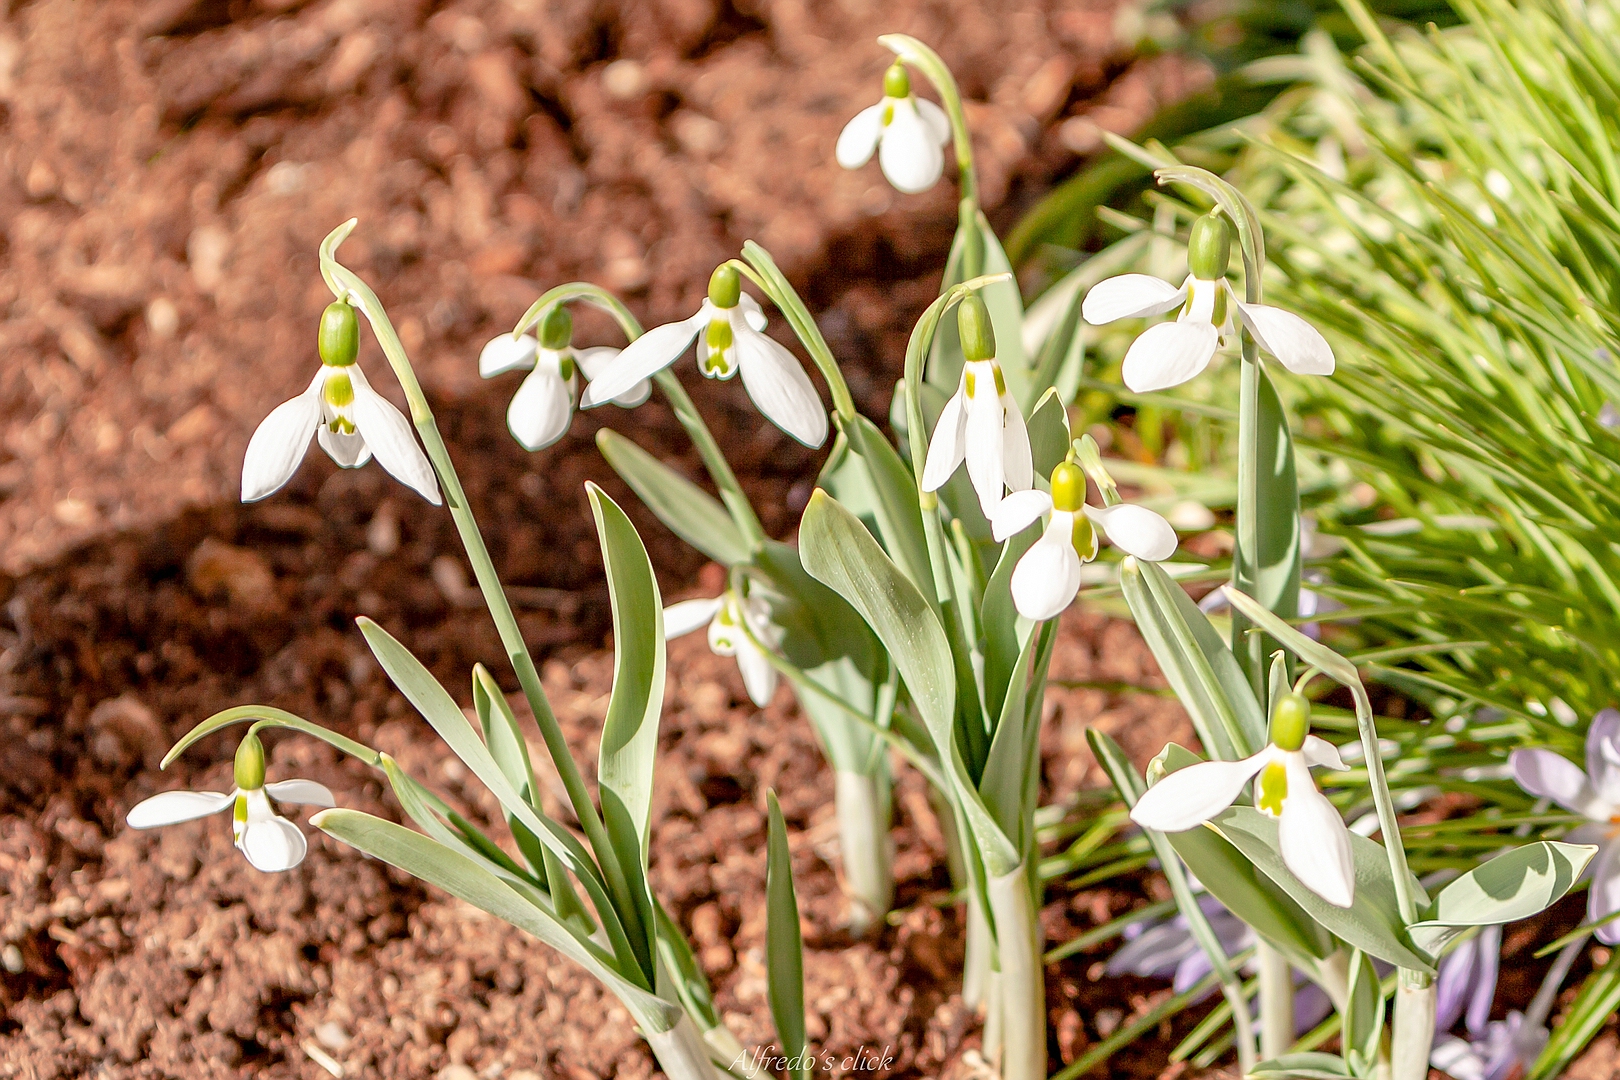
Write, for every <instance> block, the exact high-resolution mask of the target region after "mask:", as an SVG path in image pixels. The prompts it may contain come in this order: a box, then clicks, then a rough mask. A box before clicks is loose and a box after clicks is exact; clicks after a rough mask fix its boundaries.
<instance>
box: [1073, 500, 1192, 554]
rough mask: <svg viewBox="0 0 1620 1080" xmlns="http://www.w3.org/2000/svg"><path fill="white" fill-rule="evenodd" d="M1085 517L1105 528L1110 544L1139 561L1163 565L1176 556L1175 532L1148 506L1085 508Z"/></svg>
mask: <svg viewBox="0 0 1620 1080" xmlns="http://www.w3.org/2000/svg"><path fill="white" fill-rule="evenodd" d="M1086 516H1087V517H1089V518H1091V520H1092V521H1095V522H1096V523H1097V524H1098V526H1100V527H1101V528H1102V531H1103V534H1104V535H1106V536H1107V537H1108V542H1109V543H1111V544H1113V545H1114V546H1115V547H1117V548H1119V549H1120V550H1121V551H1123V552H1125V553H1126V554H1127V555H1135V556H1136V557H1137V558H1138V559H1146V560H1147V561H1148V562H1163V561H1164V560H1165V559H1168V558H1169V557H1170V556H1172V555H1174V554H1175V553H1176V544H1177V541H1176V530H1175V529H1173V528H1171V527H1170V523H1169V522H1168V521H1166V520H1164V518H1163V517H1161V516H1160V515H1159V514H1156V513H1154V512H1153V511H1152V510H1149V509H1148V508H1147V507H1145V506H1137V505H1135V504H1134V503H1119V504H1118V505H1115V506H1104V507H1101V508H1098V507H1094V506H1087V507H1086Z"/></svg>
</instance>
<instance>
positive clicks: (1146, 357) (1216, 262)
mask: <svg viewBox="0 0 1620 1080" xmlns="http://www.w3.org/2000/svg"><path fill="white" fill-rule="evenodd" d="M1231 257H1232V235H1231V232H1230V231H1229V230H1228V228H1227V225H1226V222H1225V220H1224V219H1223V218H1221V217H1220V215H1219V214H1218V213H1211V214H1206V215H1205V216H1203V217H1201V218H1199V219H1198V220H1197V221H1195V222H1193V227H1192V237H1191V239H1190V240H1189V241H1188V243H1187V268H1188V269H1189V270H1190V271H1191V273H1189V274H1188V276H1187V280H1186V281H1184V282H1182V285H1181V288H1179V289H1178V288H1175V287H1174V286H1172V285H1171V284H1170V283H1169V282H1167V281H1161V280H1160V279H1158V278H1156V277H1150V276H1149V275H1147V274H1122V275H1120V276H1119V277H1112V278H1109V279H1108V280H1107V281H1102V282H1099V283H1098V284H1097V285H1096V286H1095V287H1093V288H1092V290H1091V291H1090V292H1089V293H1087V294H1086V299H1085V303H1084V304H1082V305H1081V308H1080V313H1081V315H1083V316H1084V317H1085V320H1086V322H1088V323H1091V324H1092V325H1093V326H1100V325H1102V324H1103V323H1111V322H1114V321H1115V320H1116V319H1133V318H1143V317H1146V316H1150V315H1163V314H1165V313H1166V312H1170V311H1174V310H1176V309H1177V308H1180V309H1181V311H1180V314H1178V315H1177V316H1176V321H1175V322H1167V323H1160V324H1158V325H1157V326H1150V327H1148V328H1147V329H1146V330H1144V331H1143V332H1142V334H1141V336H1140V337H1138V338H1137V339H1136V340H1135V341H1134V342H1132V343H1131V347H1130V349H1129V350H1128V351H1127V352H1126V353H1125V362H1124V367H1123V370H1122V372H1121V374H1122V375H1123V377H1124V379H1125V385H1126V386H1128V387H1130V388H1131V389H1132V390H1134V391H1136V392H1137V393H1146V392H1148V391H1150V390H1166V389H1168V388H1170V387H1172V386H1180V385H1181V384H1182V383H1184V382H1186V381H1188V380H1189V379H1192V378H1194V377H1195V376H1197V375H1198V374H1199V373H1200V372H1202V371H1203V370H1204V369H1205V368H1206V367H1208V366H1209V362H1210V360H1211V359H1213V358H1214V356H1215V350H1216V349H1217V348H1218V347H1219V346H1220V343H1221V334H1222V332H1223V331H1224V330H1226V329H1227V328H1228V322H1229V320H1228V312H1227V305H1228V303H1230V304H1231V306H1232V307H1234V308H1236V309H1237V313H1238V317H1239V318H1240V319H1241V320H1242V322H1243V325H1244V326H1245V327H1247V328H1248V331H1249V333H1250V334H1251V335H1252V336H1253V337H1254V340H1255V343H1256V344H1257V345H1259V346H1260V351H1261V352H1265V353H1269V354H1271V355H1272V356H1274V357H1276V358H1277V359H1278V361H1280V362H1281V363H1282V366H1283V367H1285V368H1287V369H1288V370H1289V371H1292V372H1293V373H1294V374H1296V375H1331V374H1333V349H1332V347H1331V346H1329V345H1328V343H1327V339H1326V338H1324V337H1323V336H1322V335H1321V334H1320V333H1318V332H1317V330H1316V328H1315V327H1313V326H1312V325H1311V324H1310V323H1308V322H1306V321H1305V320H1304V319H1302V318H1300V317H1299V316H1298V315H1295V314H1293V313H1292V312H1288V311H1283V310H1282V309H1281V308H1274V307H1268V306H1266V305H1264V304H1245V303H1244V302H1243V301H1241V300H1239V299H1238V298H1237V294H1236V293H1235V292H1233V291H1232V286H1231V283H1230V282H1228V281H1227V280H1226V267H1227V264H1228V263H1229V262H1230V261H1231Z"/></svg>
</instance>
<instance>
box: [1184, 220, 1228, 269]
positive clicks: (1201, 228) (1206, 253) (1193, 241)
mask: <svg viewBox="0 0 1620 1080" xmlns="http://www.w3.org/2000/svg"><path fill="white" fill-rule="evenodd" d="M1231 263H1232V231H1231V230H1230V229H1229V228H1227V226H1226V219H1225V218H1223V217H1222V216H1221V215H1220V214H1205V215H1204V216H1203V217H1201V218H1199V219H1198V220H1197V221H1195V222H1193V227H1192V235H1191V236H1190V237H1189V238H1188V240H1187V269H1188V270H1189V271H1191V272H1192V276H1193V277H1195V278H1198V279H1200V280H1202V281H1218V280H1220V279H1221V278H1223V277H1225V276H1226V268H1227V267H1228V266H1230V265H1231Z"/></svg>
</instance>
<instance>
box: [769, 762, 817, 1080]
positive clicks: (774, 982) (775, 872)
mask: <svg viewBox="0 0 1620 1080" xmlns="http://www.w3.org/2000/svg"><path fill="white" fill-rule="evenodd" d="M765 808H766V813H767V816H768V819H769V824H768V827H767V840H766V855H765V983H766V987H767V990H768V994H769V997H770V1003H771V1020H772V1021H773V1022H774V1023H775V1024H776V1037H777V1039H779V1040H780V1041H781V1044H782V1053H783V1054H784V1055H785V1056H786V1057H787V1058H788V1059H789V1060H790V1061H796V1062H803V1061H804V1053H805V1025H804V940H803V938H802V937H801V936H800V933H799V901H798V900H797V898H795V897H794V895H793V854H792V852H791V851H789V850H788V839H787V826H786V825H785V824H783V822H782V807H781V806H780V805H779V804H778V803H777V801H776V792H774V791H767V792H766V793H765ZM789 1075H791V1076H793V1077H795V1080H798V1078H802V1077H808V1076H809V1075H810V1070H809V1069H808V1068H796V1069H791V1070H790V1071H789Z"/></svg>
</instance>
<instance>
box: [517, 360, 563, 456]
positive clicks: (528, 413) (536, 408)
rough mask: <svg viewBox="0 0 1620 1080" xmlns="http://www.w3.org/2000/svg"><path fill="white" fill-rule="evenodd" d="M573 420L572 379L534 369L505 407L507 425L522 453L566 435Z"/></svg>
mask: <svg viewBox="0 0 1620 1080" xmlns="http://www.w3.org/2000/svg"><path fill="white" fill-rule="evenodd" d="M573 418H574V386H573V380H568V381H566V382H565V381H564V380H563V379H561V378H559V377H558V376H557V374H556V373H555V372H552V371H546V370H544V369H543V368H535V369H534V370H533V371H531V372H530V373H529V377H528V378H526V379H524V380H523V385H522V386H520V387H518V391H517V393H515V394H513V395H512V403H511V404H510V405H508V406H507V408H506V426H507V429H508V430H510V431H511V432H512V437H513V438H514V439H516V440H517V441H518V443H519V445H521V446H522V447H523V448H524V449H525V450H543V449H545V448H546V447H548V446H550V445H551V444H552V443H554V442H556V441H557V440H558V439H560V438H562V437H563V436H564V435H566V434H567V433H568V422H569V421H570V420H572V419H573Z"/></svg>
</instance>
